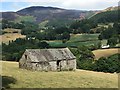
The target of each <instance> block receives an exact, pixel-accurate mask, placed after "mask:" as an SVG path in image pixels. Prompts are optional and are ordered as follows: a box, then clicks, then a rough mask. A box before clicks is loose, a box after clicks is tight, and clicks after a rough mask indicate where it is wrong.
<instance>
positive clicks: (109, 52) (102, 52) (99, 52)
mask: <svg viewBox="0 0 120 90" xmlns="http://www.w3.org/2000/svg"><path fill="white" fill-rule="evenodd" d="M116 53H120V52H118V48H112V49H99V50H94V51H93V54H94V55H95V59H99V58H100V57H108V56H110V55H113V54H116Z"/></svg>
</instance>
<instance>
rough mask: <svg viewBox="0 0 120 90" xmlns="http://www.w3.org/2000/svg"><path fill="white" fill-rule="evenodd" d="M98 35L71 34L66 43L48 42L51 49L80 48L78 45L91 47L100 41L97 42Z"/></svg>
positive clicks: (58, 41)
mask: <svg viewBox="0 0 120 90" xmlns="http://www.w3.org/2000/svg"><path fill="white" fill-rule="evenodd" d="M98 36H99V34H73V35H71V38H70V40H69V41H67V42H66V43H62V41H60V40H55V41H48V43H49V44H50V45H51V46H53V47H66V46H80V45H87V46H89V45H93V44H97V43H99V42H100V41H99V40H98Z"/></svg>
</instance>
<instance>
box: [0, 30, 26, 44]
mask: <svg viewBox="0 0 120 90" xmlns="http://www.w3.org/2000/svg"><path fill="white" fill-rule="evenodd" d="M4 31H5V32H7V33H5V34H3V35H0V38H2V42H3V43H9V41H12V40H13V41H15V40H16V39H17V38H25V37H26V36H25V35H21V30H19V29H10V28H8V29H5V30H4ZM14 31H18V33H13V32H14Z"/></svg>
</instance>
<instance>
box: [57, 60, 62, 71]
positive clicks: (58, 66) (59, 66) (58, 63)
mask: <svg viewBox="0 0 120 90" xmlns="http://www.w3.org/2000/svg"><path fill="white" fill-rule="evenodd" d="M57 70H59V71H61V60H58V61H57Z"/></svg>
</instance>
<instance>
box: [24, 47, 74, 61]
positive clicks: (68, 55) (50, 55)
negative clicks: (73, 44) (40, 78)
mask: <svg viewBox="0 0 120 90" xmlns="http://www.w3.org/2000/svg"><path fill="white" fill-rule="evenodd" d="M26 52H27V53H28V55H29V58H31V60H32V62H40V61H53V60H70V59H75V58H76V57H75V56H74V55H73V54H72V52H71V51H70V50H69V49H68V48H60V49H27V50H26Z"/></svg>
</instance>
